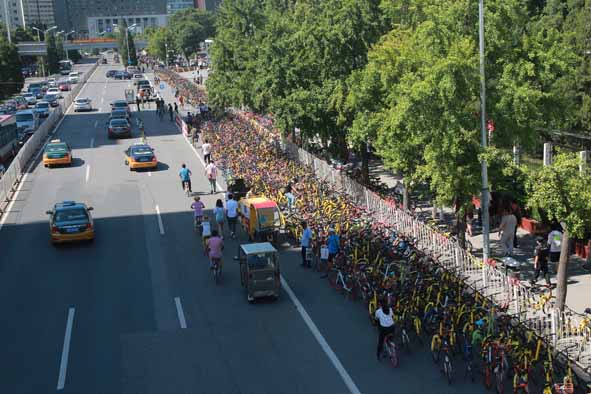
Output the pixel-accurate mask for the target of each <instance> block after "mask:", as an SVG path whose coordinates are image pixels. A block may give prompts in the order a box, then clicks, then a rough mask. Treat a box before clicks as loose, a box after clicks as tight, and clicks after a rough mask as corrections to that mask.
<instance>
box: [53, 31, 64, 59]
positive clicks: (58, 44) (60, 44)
mask: <svg viewBox="0 0 591 394" xmlns="http://www.w3.org/2000/svg"><path fill="white" fill-rule="evenodd" d="M55 48H56V53H57V56H58V59H60V60H62V59H65V58H66V51H65V50H64V37H63V36H62V35H61V34H60V35H58V36H57V37H56V39H55Z"/></svg>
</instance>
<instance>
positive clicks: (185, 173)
mask: <svg viewBox="0 0 591 394" xmlns="http://www.w3.org/2000/svg"><path fill="white" fill-rule="evenodd" d="M191 175H193V173H191V170H189V169H188V168H187V166H186V165H185V163H183V165H182V166H181V170H180V171H179V178H181V188H182V189H183V190H185V183H186V184H187V186H188V187H189V192H190V193H192V192H193V189H192V188H191Z"/></svg>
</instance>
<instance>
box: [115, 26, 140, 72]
mask: <svg viewBox="0 0 591 394" xmlns="http://www.w3.org/2000/svg"><path fill="white" fill-rule="evenodd" d="M113 26H115V27H118V25H117V24H116V23H113ZM136 26H137V23H134V24H133V25H131V26H128V27H126V28H125V44H126V45H127V65H128V66H129V65H131V55H130V53H129V30H133V29H135V27H136Z"/></svg>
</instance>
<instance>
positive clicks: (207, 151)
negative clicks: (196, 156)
mask: <svg viewBox="0 0 591 394" xmlns="http://www.w3.org/2000/svg"><path fill="white" fill-rule="evenodd" d="M201 149H203V160H205V162H206V163H207V164H209V163H211V144H210V143H209V141H208V140H205V143H204V144H203V145H201Z"/></svg>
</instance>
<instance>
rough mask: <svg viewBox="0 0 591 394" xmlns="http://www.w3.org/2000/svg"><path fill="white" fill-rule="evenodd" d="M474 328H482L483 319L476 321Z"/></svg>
mask: <svg viewBox="0 0 591 394" xmlns="http://www.w3.org/2000/svg"><path fill="white" fill-rule="evenodd" d="M476 326H477V327H482V326H484V319H480V320H476Z"/></svg>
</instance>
